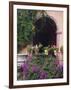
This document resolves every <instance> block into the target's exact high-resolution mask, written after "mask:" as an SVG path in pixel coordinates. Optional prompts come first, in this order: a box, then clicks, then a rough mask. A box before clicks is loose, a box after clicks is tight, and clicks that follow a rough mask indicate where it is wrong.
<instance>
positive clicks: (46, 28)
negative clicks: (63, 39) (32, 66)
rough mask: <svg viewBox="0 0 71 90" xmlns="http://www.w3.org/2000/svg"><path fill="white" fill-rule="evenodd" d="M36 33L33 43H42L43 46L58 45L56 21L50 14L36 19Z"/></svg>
mask: <svg viewBox="0 0 71 90" xmlns="http://www.w3.org/2000/svg"><path fill="white" fill-rule="evenodd" d="M34 25H35V30H36V32H35V35H34V36H33V44H34V45H36V44H39V43H41V44H42V45H43V46H48V45H56V30H57V26H56V23H55V21H54V20H53V19H52V18H50V17H49V16H44V17H41V18H39V19H38V20H36V21H35V23H34Z"/></svg>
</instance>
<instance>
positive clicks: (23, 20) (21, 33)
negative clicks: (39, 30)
mask: <svg viewBox="0 0 71 90" xmlns="http://www.w3.org/2000/svg"><path fill="white" fill-rule="evenodd" d="M35 15H36V11H34V10H23V9H18V10H17V45H18V51H19V47H21V46H23V47H24V46H26V45H27V44H29V43H31V41H32V36H33V32H32V27H33V21H34V18H35Z"/></svg>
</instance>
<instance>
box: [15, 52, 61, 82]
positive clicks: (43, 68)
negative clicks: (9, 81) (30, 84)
mask: <svg viewBox="0 0 71 90" xmlns="http://www.w3.org/2000/svg"><path fill="white" fill-rule="evenodd" d="M17 72H18V74H17V79H18V80H37V79H53V78H63V63H62V62H60V61H59V60H57V59H56V57H55V56H52V55H45V54H40V55H39V54H38V55H27V57H26V61H24V62H23V63H22V64H21V66H19V67H18V70H17Z"/></svg>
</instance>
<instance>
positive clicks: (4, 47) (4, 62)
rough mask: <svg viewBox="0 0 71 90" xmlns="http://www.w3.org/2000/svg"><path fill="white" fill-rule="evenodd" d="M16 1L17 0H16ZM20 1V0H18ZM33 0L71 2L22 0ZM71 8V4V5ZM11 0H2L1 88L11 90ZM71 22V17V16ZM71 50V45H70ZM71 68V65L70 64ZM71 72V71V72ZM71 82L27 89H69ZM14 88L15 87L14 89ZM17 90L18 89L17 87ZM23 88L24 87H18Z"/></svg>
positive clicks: (52, 0) (63, 0)
mask: <svg viewBox="0 0 71 90" xmlns="http://www.w3.org/2000/svg"><path fill="white" fill-rule="evenodd" d="M15 1H16V0H15ZM17 1H20V0H17ZM21 1H31V2H37V1H38V2H46V3H60V4H71V1H70V0H21ZM70 9H71V6H70ZM8 10H9V0H0V90H9V88H8V77H9V75H8V73H9V71H8V69H9V58H8V57H9V52H8V51H9V36H8V35H9V22H8V21H9V12H8ZM70 17H71V12H70ZM70 22H71V18H70ZM70 33H71V31H70ZM70 38H71V35H70ZM70 46H71V44H70ZM70 50H71V47H70ZM70 63H71V62H70ZM70 68H71V66H70ZM70 73H71V72H70ZM70 75H71V74H70ZM70 81H71V79H70ZM70 88H71V84H70V85H68V86H52V87H41V88H26V89H25V90H33V89H34V90H36V89H37V90H39V89H42V90H43V89H45V90H47V89H48V90H53V89H54V90H69V89H70ZM13 90H14V89H13ZM16 90H17V89H16ZM18 90H23V89H18Z"/></svg>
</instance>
